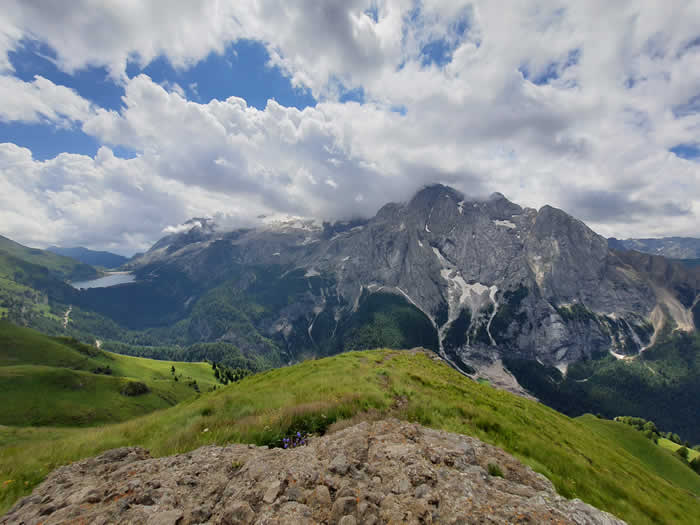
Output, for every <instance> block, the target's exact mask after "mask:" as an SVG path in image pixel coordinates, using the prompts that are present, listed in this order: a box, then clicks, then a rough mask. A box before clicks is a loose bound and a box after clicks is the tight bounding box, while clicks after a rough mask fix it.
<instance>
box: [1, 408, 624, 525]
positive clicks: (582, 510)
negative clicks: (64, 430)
mask: <svg viewBox="0 0 700 525" xmlns="http://www.w3.org/2000/svg"><path fill="white" fill-rule="evenodd" d="M341 456H342V459H339V458H340V457H341ZM339 465H340V466H341V468H338V466H339ZM489 465H495V466H497V467H498V469H500V471H501V472H502V473H503V477H499V476H491V475H489V473H488V468H489ZM345 466H348V468H347V469H346V468H345ZM521 520H525V521H522V522H523V523H524V522H527V523H561V524H564V523H571V524H577V525H583V524H589V525H593V524H601V525H602V524H605V525H613V524H621V523H623V522H622V521H620V520H618V519H616V518H615V517H613V516H611V515H610V514H607V513H605V512H602V511H600V510H597V509H595V508H594V507H591V506H590V505H587V504H585V503H583V502H581V501H580V500H567V499H565V498H562V497H561V496H559V495H558V494H556V492H555V491H554V489H553V487H552V485H551V483H550V482H549V481H548V480H547V479H546V478H544V477H543V476H541V475H539V474H536V473H535V472H533V471H532V470H531V469H530V468H529V467H525V466H523V465H522V464H521V463H520V462H518V461H517V460H516V459H515V458H513V457H512V456H510V455H508V454H506V453H505V452H503V451H502V450H500V449H498V448H495V447H492V446H490V445H486V444H484V443H482V442H481V441H479V440H477V439H474V438H470V437H466V436H462V435H458V434H450V433H447V432H440V431H436V430H431V429H427V428H424V427H421V426H419V425H413V424H409V423H405V422H399V421H396V420H388V421H381V422H377V423H373V424H368V423H361V424H359V425H356V426H354V427H351V428H348V429H345V430H342V431H340V432H337V433H335V434H331V435H328V436H325V437H322V438H315V439H312V440H311V441H310V443H309V445H308V446H304V447H299V448H295V449H290V450H282V449H272V450H270V449H267V448H262V447H253V446H246V445H229V446H226V447H215V446H209V447H203V448H200V449H198V450H195V451H193V452H190V453H188V454H181V455H178V456H171V457H165V458H159V459H151V458H150V457H149V455H148V452H147V451H145V450H143V449H138V448H122V449H116V450H112V451H109V452H106V453H104V454H102V455H101V456H98V457H96V458H92V459H87V460H84V461H80V462H78V463H74V464H72V465H68V466H66V467H61V468H60V469H58V470H56V471H55V472H53V473H52V474H51V475H50V476H49V477H48V478H47V479H46V481H44V483H42V484H41V485H40V486H39V487H37V488H36V490H35V491H34V492H33V493H32V494H31V495H30V496H28V497H26V498H24V499H23V500H21V501H20V502H18V503H17V504H16V505H15V507H14V508H13V509H12V510H10V512H9V513H8V514H7V515H5V516H4V517H2V518H0V524H2V525H5V524H7V525H9V524H16V523H27V524H30V523H31V524H34V523H43V524H45V525H50V524H58V523H66V522H68V523H93V524H96V525H97V524H106V523H117V524H122V523H123V524H126V523H151V524H164V525H165V524H172V525H174V524H178V525H188V524H192V523H215V524H263V523H264V524H270V523H280V524H282V523H295V524H297V523H298V524H312V523H330V524H344V525H350V524H353V523H371V524H380V523H407V524H418V523H423V524H425V523H515V522H518V523H520V522H521Z"/></svg>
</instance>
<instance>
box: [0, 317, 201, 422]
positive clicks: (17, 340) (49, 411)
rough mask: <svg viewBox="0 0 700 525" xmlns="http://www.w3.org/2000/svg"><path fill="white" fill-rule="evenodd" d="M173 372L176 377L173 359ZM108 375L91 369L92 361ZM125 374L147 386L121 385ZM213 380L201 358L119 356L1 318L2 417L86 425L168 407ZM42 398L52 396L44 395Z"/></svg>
mask: <svg viewBox="0 0 700 525" xmlns="http://www.w3.org/2000/svg"><path fill="white" fill-rule="evenodd" d="M172 366H174V367H175V372H176V374H177V375H178V376H179V381H174V379H173V376H172V373H171V367H172ZM107 367H109V368H110V369H111V370H112V374H111V375H103V374H95V373H92V371H94V370H96V369H98V368H102V369H104V368H107ZM131 380H136V381H141V382H143V383H146V384H147V385H148V386H149V388H150V389H151V392H150V393H148V394H145V395H141V396H136V397H127V396H124V395H122V394H121V393H120V391H121V390H122V389H123V387H124V385H125V384H126V383H127V382H128V381H131ZM192 380H195V381H197V384H198V386H199V388H200V390H208V389H209V388H211V387H212V386H214V384H215V379H214V375H213V373H212V369H211V366H210V365H209V364H207V363H179V362H177V363H175V362H169V361H154V360H151V359H141V358H136V357H128V356H121V355H117V354H111V353H109V352H103V351H100V350H97V349H96V348H92V347H89V346H86V345H81V344H79V343H76V342H71V341H69V340H62V339H53V338H49V337H47V336H44V335H42V334H39V333H38V332H35V331H33V330H29V329H26V328H20V327H17V326H14V325H12V324H10V323H6V322H0V394H1V395H2V399H3V400H6V401H7V403H6V405H5V408H4V409H3V410H2V411H1V412H0V424H6V425H86V424H96V423H113V422H115V421H125V420H127V419H131V418H133V417H135V416H139V415H142V414H145V413H147V412H151V411H153V410H157V409H161V408H167V407H169V406H172V405H174V404H176V403H178V402H180V401H183V400H185V399H189V398H191V397H193V396H194V395H195V391H194V390H193V389H192V388H191V387H190V386H188V384H187V383H188V382H189V381H192ZM47 399H50V400H51V402H50V403H48V402H47Z"/></svg>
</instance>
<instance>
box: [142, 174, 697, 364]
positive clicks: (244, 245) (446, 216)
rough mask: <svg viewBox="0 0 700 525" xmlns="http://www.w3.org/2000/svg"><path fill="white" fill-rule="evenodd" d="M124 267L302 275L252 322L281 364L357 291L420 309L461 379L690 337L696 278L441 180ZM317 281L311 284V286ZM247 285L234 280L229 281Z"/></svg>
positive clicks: (195, 242)
mask: <svg viewBox="0 0 700 525" xmlns="http://www.w3.org/2000/svg"><path fill="white" fill-rule="evenodd" d="M190 241H191V242H190ZM131 264H132V266H133V267H134V268H135V269H136V271H137V272H140V273H141V275H143V276H148V275H155V274H157V273H158V272H160V271H162V270H163V268H175V269H177V271H180V272H184V273H185V274H187V275H188V277H189V278H191V279H192V280H193V281H196V282H199V283H202V286H203V287H204V288H206V286H212V285H214V284H216V282H217V279H221V278H223V276H224V275H226V272H227V268H230V266H231V265H232V264H235V265H239V266H240V267H243V268H245V267H249V266H251V265H265V266H277V267H279V268H280V269H281V270H280V271H284V272H285V273H284V275H288V274H289V272H292V271H294V270H297V271H299V272H301V273H300V275H303V276H304V278H307V279H308V280H309V291H308V293H307V294H306V295H305V296H304V298H303V299H300V300H298V301H296V302H294V303H293V304H288V305H286V306H284V307H283V308H281V309H279V310H277V311H275V312H272V313H270V315H268V316H267V317H266V318H265V319H264V320H262V321H261V323H263V325H264V326H263V327H262V330H263V332H266V333H267V334H269V336H271V337H274V336H279V337H281V338H282V339H283V340H284V341H286V342H287V343H286V344H288V347H289V353H290V355H294V354H295V353H296V354H297V355H298V353H299V351H300V350H304V351H307V352H308V351H311V352H313V349H314V348H315V346H316V345H318V344H319V339H320V338H321V337H322V335H314V333H315V332H314V330H315V328H314V323H315V321H316V319H318V318H319V317H322V318H324V319H326V325H328V324H330V323H333V322H334V323H335V328H333V327H332V326H331V328H329V332H331V329H332V334H335V329H336V328H337V327H338V326H339V325H342V323H343V321H344V320H347V319H350V318H351V317H352V315H353V313H354V312H356V311H357V309H358V305H359V303H360V301H361V300H362V298H363V297H366V295H367V294H379V293H384V294H394V295H395V296H399V297H402V298H403V299H404V300H405V301H406V302H407V303H410V304H412V305H414V306H415V307H416V308H418V309H419V310H420V311H421V312H423V313H424V314H425V316H426V317H427V318H428V319H429V321H430V323H431V324H432V326H433V328H434V330H435V332H436V333H437V334H438V336H439V352H440V354H441V355H442V356H443V357H444V358H446V359H447V360H448V361H449V362H451V363H452V364H453V365H455V366H457V367H458V368H461V369H462V370H469V367H468V366H466V365H467V364H472V365H475V364H476V365H477V367H481V368H484V366H489V365H492V364H494V363H497V362H498V361H499V359H500V358H502V357H521V358H527V359H537V360H539V361H541V362H543V363H545V364H551V365H556V366H564V367H565V366H566V365H567V364H568V363H571V362H575V361H577V360H579V359H581V358H582V357H585V356H590V355H591V354H592V353H594V352H600V351H611V352H613V353H616V354H618V355H620V354H635V353H638V352H640V351H641V350H642V349H643V348H644V347H645V346H647V345H648V344H649V342H650V341H652V340H653V337H654V334H655V333H656V332H658V331H659V330H660V328H661V326H662V325H663V322H664V319H672V320H673V321H675V322H676V324H677V325H678V326H679V327H681V328H683V329H687V330H692V329H694V323H693V320H692V319H693V316H692V313H691V309H692V307H694V306H695V305H696V304H697V298H698V291H699V288H698V282H697V279H696V280H693V281H692V282H691V281H688V282H686V281H687V280H683V282H682V283H681V284H680V285H679V286H675V285H674V286H672V287H668V286H666V285H665V283H664V282H662V280H659V279H657V278H653V277H652V276H650V275H649V274H648V272H645V271H643V269H640V268H639V266H638V265H637V266H635V265H634V264H632V263H631V262H630V261H629V260H626V259H624V258H623V257H622V256H621V255H620V254H617V253H616V252H614V251H611V250H610V249H609V248H608V241H607V240H606V239H605V238H603V237H601V236H600V235H597V234H596V233H595V232H593V231H592V230H591V229H589V228H588V227H587V226H586V225H585V224H583V223H582V222H581V221H579V220H576V219H574V218H573V217H571V216H569V215H567V214H566V213H564V212H563V211H561V210H558V209H556V208H552V207H550V206H544V207H543V208H542V209H540V210H539V211H536V210H534V209H529V208H522V207H520V206H518V205H517V204H514V203H512V202H510V201H508V200H507V199H506V198H505V197H504V196H503V195H501V194H494V195H492V196H491V197H490V198H489V199H487V200H482V201H473V200H468V199H466V198H465V197H464V195H462V194H460V193H459V192H457V191H456V190H454V189H452V188H449V187H445V186H441V185H435V186H430V187H427V188H425V189H423V190H422V191H420V192H419V193H418V194H416V195H415V197H414V198H413V199H412V200H411V201H410V202H408V203H405V204H396V203H392V204H387V205H386V206H384V207H383V208H382V209H381V210H379V212H378V213H377V215H376V216H375V217H373V218H372V219H370V220H368V221H358V222H355V223H349V224H346V225H342V224H341V225H334V226H333V227H328V226H326V227H325V228H320V227H316V226H314V225H313V223H310V222H302V221H296V222H294V221H290V222H288V223H279V224H277V225H271V226H266V227H263V228H258V229H252V230H239V231H235V232H228V233H221V232H216V231H215V230H214V229H213V228H211V227H210V226H209V225H207V227H206V228H205V227H203V226H202V227H195V228H193V230H191V231H190V232H187V233H184V234H179V235H176V236H170V237H167V238H165V239H162V240H161V241H159V242H158V243H157V244H156V245H155V246H154V248H153V249H152V250H151V251H149V252H148V253H147V254H145V255H144V256H143V257H142V258H140V259H137V260H135V261H133V262H132V263H131ZM314 278H316V279H321V281H322V282H321V284H317V285H312V283H311V280H312V279H314ZM252 284H254V280H253V279H252V278H250V276H249V275H248V274H246V273H245V272H243V274H242V277H241V278H240V279H239V281H238V286H239V287H240V288H241V290H245V289H246V288H247V287H249V286H252ZM676 284H677V283H676ZM681 289H682V293H683V294H684V297H683V298H681V297H680V295H679V293H680V292H679V290H681ZM282 293H284V291H282ZM324 316H325V317H324ZM688 321H689V322H688ZM317 327H318V325H316V328H317ZM202 333H207V332H206V327H203V329H202Z"/></svg>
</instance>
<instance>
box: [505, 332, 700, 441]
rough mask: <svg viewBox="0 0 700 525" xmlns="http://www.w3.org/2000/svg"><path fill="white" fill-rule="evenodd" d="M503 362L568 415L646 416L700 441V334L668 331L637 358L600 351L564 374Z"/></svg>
mask: <svg viewBox="0 0 700 525" xmlns="http://www.w3.org/2000/svg"><path fill="white" fill-rule="evenodd" d="M505 363H506V366H507V367H508V369H509V370H510V371H511V372H512V373H513V374H514V375H515V377H516V378H517V380H518V382H519V383H520V384H521V385H523V386H524V387H525V388H527V389H528V391H529V392H531V393H532V394H533V395H535V396H537V398H538V399H540V400H541V401H542V402H543V403H546V404H547V405H549V406H551V407H553V408H555V409H556V410H559V411H561V412H563V413H565V414H568V415H570V416H578V415H581V414H583V413H585V412H590V413H600V414H602V415H604V416H605V417H608V418H613V417H615V416H620V415H629V416H638V417H644V418H646V419H651V420H653V421H654V422H656V423H657V424H658V425H659V426H660V428H663V429H665V430H671V431H673V432H677V433H678V434H680V435H681V436H683V439H687V440H688V441H690V442H691V443H700V422H699V421H698V418H697V415H698V414H700V380H699V378H700V336H699V335H698V334H685V333H675V334H667V336H665V337H663V338H660V341H659V342H657V344H656V345H654V346H653V347H652V348H650V349H648V350H645V351H644V352H643V353H642V354H641V355H639V356H637V357H635V358H626V359H618V358H616V357H614V356H611V355H609V354H602V355H601V354H599V355H597V356H594V358H592V359H588V360H585V361H581V362H578V363H574V364H572V365H570V366H569V368H568V370H567V373H566V375H563V374H562V373H561V372H560V371H559V370H558V369H556V368H554V367H548V366H546V365H543V364H540V363H537V362H535V361H527V360H523V359H506V360H505Z"/></svg>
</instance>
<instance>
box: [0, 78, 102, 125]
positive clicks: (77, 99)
mask: <svg viewBox="0 0 700 525" xmlns="http://www.w3.org/2000/svg"><path fill="white" fill-rule="evenodd" d="M92 111H93V109H92V105H91V104H90V102H89V101H87V100H85V99H84V98H82V97H81V96H80V95H78V94H77V93H76V92H75V91H73V90H72V89H69V88H67V87H65V86H58V85H56V84H54V83H53V82H51V81H50V80H48V79H46V78H44V77H41V76H39V75H37V76H35V77H34V81H33V82H24V81H22V80H20V79H18V78H16V77H12V76H4V75H0V121H2V122H12V121H20V122H32V123H36V122H51V123H53V124H55V125H58V126H63V127H65V126H70V125H71V124H72V123H73V122H76V121H82V120H85V119H86V118H87V117H88V116H89V115H90V114H91V113H92Z"/></svg>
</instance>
